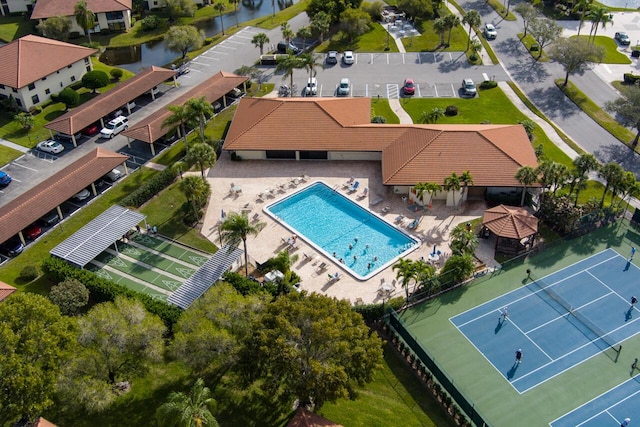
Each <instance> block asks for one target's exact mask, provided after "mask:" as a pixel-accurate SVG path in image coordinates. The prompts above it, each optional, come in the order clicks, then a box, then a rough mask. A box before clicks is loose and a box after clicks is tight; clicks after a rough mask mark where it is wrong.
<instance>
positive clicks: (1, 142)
mask: <svg viewBox="0 0 640 427" xmlns="http://www.w3.org/2000/svg"><path fill="white" fill-rule="evenodd" d="M0 145H4V146H5V147H8V148H11V149H13V150H16V151H20V152H21V153H28V152H29V151H30V150H31V149H30V148H27V147H23V146H22V145H18V144H15V143H13V142H11V141H7V140H6V139H1V138H0Z"/></svg>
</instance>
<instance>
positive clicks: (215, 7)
mask: <svg viewBox="0 0 640 427" xmlns="http://www.w3.org/2000/svg"><path fill="white" fill-rule="evenodd" d="M226 8H227V6H226V5H225V4H224V2H222V1H217V2H216V3H215V4H214V5H213V10H217V11H218V14H219V15H220V26H221V27H222V35H223V36H224V21H223V20H222V12H224V11H225V9H226Z"/></svg>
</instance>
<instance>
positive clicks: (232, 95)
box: [227, 87, 242, 99]
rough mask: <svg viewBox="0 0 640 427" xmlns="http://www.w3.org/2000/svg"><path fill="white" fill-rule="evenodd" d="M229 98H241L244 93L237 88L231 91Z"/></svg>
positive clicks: (228, 94)
mask: <svg viewBox="0 0 640 427" xmlns="http://www.w3.org/2000/svg"><path fill="white" fill-rule="evenodd" d="M227 96H228V97H230V98H234V99H235V98H240V97H241V96H242V91H241V90H240V89H238V88H237V87H234V88H233V89H231V90H230V91H229V92H228V93H227Z"/></svg>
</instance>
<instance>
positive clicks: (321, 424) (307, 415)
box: [287, 408, 342, 427]
mask: <svg viewBox="0 0 640 427" xmlns="http://www.w3.org/2000/svg"><path fill="white" fill-rule="evenodd" d="M287 427H342V426H341V425H340V424H336V423H334V422H333V421H331V420H329V419H327V418H325V417H323V416H320V415H318V414H314V413H313V412H311V411H308V410H306V409H304V408H298V410H297V411H296V414H295V415H294V416H293V418H291V421H289V422H288V423H287Z"/></svg>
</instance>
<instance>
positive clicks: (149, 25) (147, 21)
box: [140, 15, 160, 31]
mask: <svg viewBox="0 0 640 427" xmlns="http://www.w3.org/2000/svg"><path fill="white" fill-rule="evenodd" d="M140 26H141V27H142V31H153V30H155V29H157V28H158V27H159V26H160V18H159V17H158V16H157V15H149V16H147V17H146V18H144V19H143V20H142V23H141V24H140Z"/></svg>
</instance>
